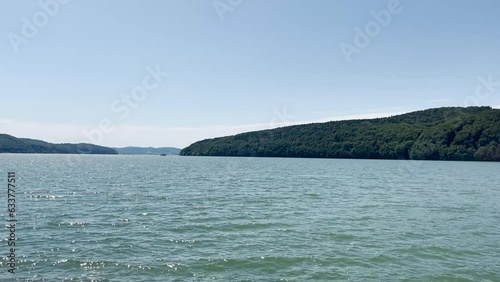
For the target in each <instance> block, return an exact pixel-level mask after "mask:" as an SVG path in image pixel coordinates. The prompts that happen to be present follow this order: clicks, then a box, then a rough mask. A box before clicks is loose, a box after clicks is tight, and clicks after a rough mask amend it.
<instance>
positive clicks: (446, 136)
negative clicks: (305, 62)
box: [181, 107, 500, 161]
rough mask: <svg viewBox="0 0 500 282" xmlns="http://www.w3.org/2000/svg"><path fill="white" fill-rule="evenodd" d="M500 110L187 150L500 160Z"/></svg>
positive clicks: (247, 137) (316, 128) (283, 132)
mask: <svg viewBox="0 0 500 282" xmlns="http://www.w3.org/2000/svg"><path fill="white" fill-rule="evenodd" d="M499 143H500V110H498V109H492V108H490V107H469V108H458V107H456V108H438V109H429V110H424V111H418V112H412V113H408V114H403V115H398V116H393V117H388V118H379V119H370V120H348V121H334V122H327V123H314V124H306V125H295V126H289V127H282V128H278V129H273V130H264V131H256V132H249V133H243V134H238V135H235V136H229V137H222V138H216V139H208V140H203V141H200V142H197V143H194V144H192V145H191V146H189V147H187V148H185V149H183V150H182V151H181V155H184V156H255V157H304V158H359V159H412V160H464V161H471V160H477V161H500V145H499Z"/></svg>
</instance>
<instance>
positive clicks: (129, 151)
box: [113, 147, 181, 156]
mask: <svg viewBox="0 0 500 282" xmlns="http://www.w3.org/2000/svg"><path fill="white" fill-rule="evenodd" d="M113 149H115V150H116V151H117V152H118V154H120V155H162V154H166V155H175V156H178V155H179V153H180V152H181V149H178V148H172V147H163V148H153V147H147V148H143V147H125V148H113Z"/></svg>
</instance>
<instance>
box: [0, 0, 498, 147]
mask: <svg viewBox="0 0 500 282" xmlns="http://www.w3.org/2000/svg"><path fill="white" fill-rule="evenodd" d="M53 1H55V0H53ZM66 1H67V0H66ZM218 1H219V0H218ZM40 2H42V3H45V2H50V1H48V0H41V1H40ZM228 2H231V1H229V0H220V2H216V3H219V4H218V5H214V2H213V1H211V0H175V1H174V0H172V1H162V0H157V1H154V0H149V1H138V0H137V1H130V0H128V1H123V0H109V1H98V0H85V1H84V0H73V1H70V2H69V3H68V4H65V5H62V4H58V5H59V9H58V11H56V12H55V13H54V15H53V16H48V22H47V23H46V24H45V25H44V26H42V27H40V28H38V31H37V32H36V33H35V35H34V36H33V37H32V38H26V37H25V39H26V40H27V42H25V43H22V44H19V45H18V46H17V47H18V52H17V53H16V52H15V48H13V45H12V42H11V41H12V34H16V35H17V36H24V35H23V33H22V29H23V25H25V23H24V22H23V18H27V19H28V20H29V21H30V22H32V23H33V21H34V20H33V17H34V16H35V18H36V15H38V16H40V15H41V14H40V11H41V12H42V13H44V10H43V8H42V7H41V6H40V4H39V1H7V0H3V1H0V36H1V38H2V39H1V40H0V85H1V86H2V87H1V90H0V91H1V93H2V94H1V100H2V101H1V105H2V108H1V112H0V132H3V133H8V134H12V135H16V136H20V137H33V138H42V139H45V140H47V141H52V142H79V141H85V140H86V139H88V137H85V134H82V130H92V129H95V128H98V125H99V122H100V121H101V120H102V119H104V118H109V119H110V120H111V121H112V123H113V125H114V126H115V129H114V131H112V132H110V133H104V134H103V138H102V140H100V142H99V143H101V144H104V145H110V146H125V145H141V146H146V145H152V146H178V147H184V146H187V145H189V144H190V143H192V142H194V141H197V140H199V139H204V138H207V137H215V136H219V135H225V134H232V133H236V132H241V131H245V130H250V129H252V130H253V129H258V128H267V127H273V126H277V125H281V123H282V122H288V123H300V122H308V121H319V120H328V119H334V118H341V117H357V116H360V117H361V116H378V115H388V114H393V113H401V112H407V111H411V110H418V109H425V108H431V107H440V106H453V105H458V106H461V105H464V103H466V102H465V101H473V100H471V99H469V98H470V97H476V96H475V95H476V94H475V89H476V88H477V86H478V85H479V84H480V81H479V80H478V77H484V78H488V76H492V78H493V81H498V82H500V55H499V54H500V53H499V52H500V17H499V16H498V13H499V11H500V1H497V0H483V1H472V0H470V1H463V0H462V1H461V0H442V1H435V0H421V1H418V0H414V1H411V0H401V1H400V7H399V8H400V12H399V13H397V14H392V15H391V21H390V22H389V24H388V25H386V26H385V27H381V29H380V32H379V33H378V34H377V35H376V36H374V37H373V38H371V42H370V43H369V44H368V46H365V47H363V48H361V49H360V52H359V53H358V54H354V55H352V56H351V62H350V63H349V62H348V61H347V60H346V57H345V56H344V54H343V51H342V49H341V48H340V45H341V43H342V42H345V43H347V44H351V45H353V46H354V37H355V34H356V32H355V28H356V27H359V28H361V29H365V27H366V25H367V24H368V23H370V22H371V21H373V20H374V17H373V15H372V14H371V11H375V12H379V11H381V10H387V9H388V8H387V7H388V5H389V3H390V2H391V1H389V0H370V1H368V0H366V1H353V0H342V1H340V0H338V1H333V0H316V1H302V0H288V1H285V0H274V1H268V0H241V3H239V4H238V3H237V2H238V1H236V0H233V2H232V3H236V5H234V6H232V7H231V10H228V11H225V12H224V13H223V14H222V17H223V18H221V17H220V16H219V14H218V12H217V10H216V8H215V6H217V7H224V6H223V5H222V6H221V4H220V3H223V4H224V3H226V4H224V5H230V4H227V3H228ZM52 8H53V7H52ZM53 10H54V9H53ZM219 12H220V11H219ZM37 13H38V14H37ZM38 20H39V21H40V20H42V21H43V15H42V16H41V17H39V19H38ZM148 66H150V67H152V68H155V67H156V66H160V68H161V70H162V71H165V72H168V73H169V76H168V78H167V79H165V80H164V81H163V82H161V83H160V84H159V87H157V88H155V89H154V90H153V91H150V93H149V94H148V97H147V99H145V100H144V101H143V102H141V103H140V104H139V106H138V107H137V108H135V109H131V113H130V115H128V116H127V117H126V118H124V119H121V118H120V117H119V114H117V113H116V112H113V111H112V110H111V105H112V104H113V101H115V100H116V99H117V98H120V97H121V95H123V94H129V93H130V92H131V90H132V89H133V88H134V87H135V86H137V85H142V80H143V78H144V77H145V76H146V75H147V74H148V72H147V71H146V67H148ZM497 84H498V83H497ZM494 90H496V91H492V92H489V94H488V95H482V96H481V97H479V98H478V99H477V100H474V101H478V104H480V105H490V106H495V107H497V106H499V105H500V86H496V89H494ZM490 94H491V95H490ZM476 98H477V97H476ZM467 99H468V100H467ZM285 112H286V113H285ZM283 116H285V118H283Z"/></svg>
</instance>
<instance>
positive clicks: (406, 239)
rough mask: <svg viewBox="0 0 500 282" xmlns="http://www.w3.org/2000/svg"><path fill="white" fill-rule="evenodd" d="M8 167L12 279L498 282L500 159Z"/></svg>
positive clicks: (26, 163)
mask: <svg viewBox="0 0 500 282" xmlns="http://www.w3.org/2000/svg"><path fill="white" fill-rule="evenodd" d="M7 170H15V171H16V172H17V175H18V178H19V187H18V190H17V196H18V198H17V200H18V202H17V205H18V214H17V217H18V220H19V223H18V230H17V236H18V237H19V240H18V242H17V255H18V257H19V259H20V264H19V269H18V273H17V274H16V275H15V276H12V275H10V274H8V273H6V270H7V267H6V266H5V262H4V263H3V264H2V267H1V270H2V273H1V274H0V281H10V280H12V279H13V278H17V279H18V280H20V281H25V280H26V281H335V280H338V281H500V226H499V223H500V187H499V184H500V173H499V172H500V164H498V163H467V162H411V161H375V160H374V161H371V160H326V159H325V160H322V159H268V158H204V157H159V156H158V157H156V156H144V157H141V156H69V155H67V156H65V155H0V171H2V174H3V175H4V176H3V177H2V178H3V179H4V181H3V182H2V183H5V187H6V180H5V178H6V176H7V173H6V172H7ZM5 190H6V188H5ZM5 194H6V193H3V194H2V195H3V196H2V198H3V200H0V201H2V202H4V203H5V204H4V205H5V206H6V204H7V203H6V195H5ZM1 220H2V221H3V222H5V223H6V213H5V209H2V210H1ZM8 235H9V234H8V231H7V230H5V231H3V232H2V233H1V236H0V237H1V238H2V239H3V240H2V242H3V243H2V245H3V247H0V251H1V252H2V254H3V256H5V255H7V253H8V247H7V242H6V238H7V237H8ZM4 261H5V259H4Z"/></svg>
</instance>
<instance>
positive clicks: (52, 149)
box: [0, 134, 118, 154]
mask: <svg viewBox="0 0 500 282" xmlns="http://www.w3.org/2000/svg"><path fill="white" fill-rule="evenodd" d="M0 153H34V154H35V153H40V154H118V152H116V150H114V149H111V148H107V147H102V146H97V145H92V144H52V143H47V142H44V141H40V140H33V139H25V138H16V137H14V136H10V135H7V134H0Z"/></svg>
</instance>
